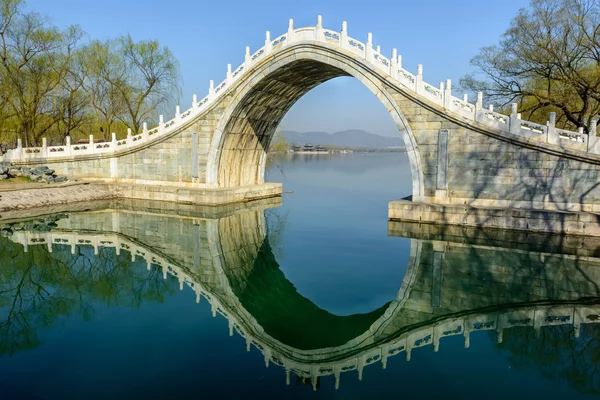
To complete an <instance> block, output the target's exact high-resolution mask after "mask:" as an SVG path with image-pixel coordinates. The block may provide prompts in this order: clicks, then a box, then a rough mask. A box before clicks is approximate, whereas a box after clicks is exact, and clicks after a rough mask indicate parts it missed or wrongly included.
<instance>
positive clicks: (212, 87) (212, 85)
mask: <svg viewBox="0 0 600 400" xmlns="http://www.w3.org/2000/svg"><path fill="white" fill-rule="evenodd" d="M214 97H215V81H213V80H212V79H211V80H210V82H209V84H208V99H209V100H212V99H213V98H214Z"/></svg>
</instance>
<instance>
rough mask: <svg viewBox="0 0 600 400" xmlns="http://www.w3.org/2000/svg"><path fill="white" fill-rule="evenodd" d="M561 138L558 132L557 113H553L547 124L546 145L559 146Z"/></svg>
mask: <svg viewBox="0 0 600 400" xmlns="http://www.w3.org/2000/svg"><path fill="white" fill-rule="evenodd" d="M558 140H559V137H558V133H557V132H556V113H555V112H551V113H550V116H549V117H548V122H546V143H549V144H558V143H559V142H558Z"/></svg>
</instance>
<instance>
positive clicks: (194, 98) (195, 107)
mask: <svg viewBox="0 0 600 400" xmlns="http://www.w3.org/2000/svg"><path fill="white" fill-rule="evenodd" d="M192 110H193V112H194V114H195V113H196V111H198V96H197V95H193V96H192Z"/></svg>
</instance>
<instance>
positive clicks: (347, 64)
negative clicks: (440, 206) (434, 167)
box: [206, 42, 424, 196]
mask: <svg viewBox="0 0 600 400" xmlns="http://www.w3.org/2000/svg"><path fill="white" fill-rule="evenodd" d="M340 76H352V77H354V78H356V79H358V80H359V81H360V82H362V83H363V84H364V85H365V86H366V87H367V88H369V90H370V91H371V92H372V93H373V94H374V95H375V96H377V98H378V99H379V100H380V101H381V103H382V104H383V105H384V106H385V108H386V109H387V111H388V112H389V114H390V116H391V117H392V119H393V120H394V122H395V123H396V126H397V127H398V130H399V132H400V136H401V137H402V139H403V141H404V143H405V146H406V151H407V154H408V158H409V162H410V167H411V173H412V194H413V196H423V191H424V184H423V168H422V164H421V158H420V155H419V151H418V145H417V141H416V138H415V135H414V134H413V132H412V130H411V127H410V125H409V123H408V121H407V119H406V118H405V116H404V114H403V113H402V110H401V109H400V106H399V105H398V103H397V102H396V101H395V100H394V98H393V97H392V96H391V94H390V93H389V92H388V91H387V90H386V76H384V75H383V74H381V73H380V72H379V71H377V70H374V69H373V68H370V67H369V66H368V65H367V64H365V63H364V60H363V61H361V60H359V59H357V58H356V57H355V56H353V55H352V54H351V53H349V52H348V51H345V50H343V49H340V48H339V47H334V46H331V45H329V44H327V43H318V44H317V43H306V42H304V43H299V44H297V45H290V46H288V47H287V48H286V49H285V50H282V51H279V52H277V53H276V54H274V55H273V56H270V57H265V59H264V60H263V61H262V62H261V63H260V64H258V65H257V66H256V67H255V68H253V70H252V71H249V73H248V74H247V75H246V77H245V79H244V82H240V84H239V85H238V86H237V89H236V92H235V93H234V94H233V99H232V100H233V101H231V102H230V104H229V105H228V106H227V107H226V109H225V110H224V112H223V114H222V116H221V118H220V120H219V122H218V124H217V127H216V128H215V131H214V135H213V138H212V141H211V145H210V149H209V154H208V162H207V170H206V184H207V186H208V187H215V188H229V187H237V186H249V185H256V184H262V183H264V172H265V161H266V156H267V151H268V148H269V145H270V142H271V139H272V137H273V134H274V133H275V130H276V128H277V126H278V125H279V123H280V121H281V120H282V119H283V117H284V116H285V114H286V113H287V111H288V110H289V109H290V108H291V107H292V106H293V105H294V104H295V102H296V101H297V100H299V99H300V98H301V97H302V96H303V95H304V94H306V93H308V92H309V91H310V90H311V89H313V88H314V87H316V86H318V85H320V84H321V83H324V82H326V81H328V80H330V79H333V78H336V77H340Z"/></svg>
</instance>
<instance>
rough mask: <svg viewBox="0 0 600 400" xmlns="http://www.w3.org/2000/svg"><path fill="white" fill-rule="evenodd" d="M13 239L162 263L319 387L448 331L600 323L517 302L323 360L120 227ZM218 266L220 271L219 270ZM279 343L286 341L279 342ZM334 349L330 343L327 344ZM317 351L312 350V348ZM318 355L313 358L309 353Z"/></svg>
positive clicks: (234, 328)
mask: <svg viewBox="0 0 600 400" xmlns="http://www.w3.org/2000/svg"><path fill="white" fill-rule="evenodd" d="M10 239H11V240H12V241H13V242H15V243H20V244H21V245H23V246H24V250H25V251H26V252H27V251H28V248H29V247H30V246H36V245H37V246H46V247H47V249H48V251H49V252H52V251H53V246H69V247H70V248H71V252H72V253H73V254H75V250H76V247H77V246H90V247H92V248H93V249H94V254H98V253H99V249H100V248H114V249H115V251H116V254H117V255H119V254H120V252H121V251H126V252H129V253H130V254H131V259H132V262H133V261H134V260H135V259H136V258H137V257H140V258H142V259H144V260H145V261H146V264H147V267H148V269H150V268H151V266H152V265H156V266H158V267H160V268H161V269H162V272H163V278H164V279H167V275H172V276H174V277H175V278H177V280H178V281H179V286H180V289H181V290H183V288H184V284H186V285H187V286H189V287H190V288H191V289H192V290H194V292H195V293H196V302H199V301H200V298H201V296H202V297H204V298H205V299H206V300H207V301H208V303H209V304H210V306H211V312H212V315H213V317H215V316H216V315H217V314H220V315H222V316H223V317H225V318H226V319H227V321H228V327H229V335H230V336H232V335H233V333H234V332H237V333H238V334H239V335H240V336H242V337H243V338H244V339H245V340H246V348H247V350H248V351H250V348H251V346H254V347H256V348H257V349H258V350H260V351H261V352H262V353H263V355H264V360H265V365H266V366H267V367H268V366H269V364H270V363H273V364H275V365H278V366H280V367H282V368H284V369H285V371H286V381H287V383H288V384H289V382H290V373H291V372H293V373H294V374H295V375H297V376H299V377H303V378H310V379H311V383H312V384H313V388H315V389H316V384H317V378H318V377H322V376H329V375H333V376H334V377H335V387H336V389H337V388H338V387H339V384H340V375H341V373H342V372H349V371H357V373H358V377H359V379H362V376H363V369H364V368H365V367H366V366H368V365H371V364H375V363H377V362H381V363H382V366H383V368H386V365H387V360H388V358H389V357H393V356H396V355H399V354H401V353H404V354H405V357H406V359H407V360H410V359H411V352H412V351H413V350H414V349H417V348H420V347H424V346H428V345H433V350H434V351H435V352H437V351H438V350H439V346H440V340H441V339H442V338H447V337H450V336H456V335H462V336H463V337H464V346H465V348H468V347H469V346H470V335H471V333H472V332H480V331H495V332H496V335H497V336H496V337H497V341H498V343H501V342H502V338H503V331H504V330H505V329H510V328H514V327H521V326H522V327H532V328H533V329H534V330H535V331H536V336H539V332H540V330H541V328H542V327H546V326H556V325H572V326H573V333H574V336H575V337H576V338H577V337H579V334H580V328H581V325H582V324H590V323H600V306H598V305H590V306H573V305H561V306H551V305H542V306H526V307H517V306H515V307H514V308H512V309H509V310H503V311H497V312H487V313H480V314H471V315H467V316H464V317H458V318H455V317H451V318H448V319H445V320H441V321H436V322H435V323H434V324H432V325H429V326H424V327H418V328H416V329H413V330H409V331H407V332H405V333H403V334H402V335H400V336H399V337H398V338H396V339H394V340H392V341H391V342H388V343H386V344H384V345H382V346H377V347H375V348H372V349H368V350H365V351H362V352H361V353H359V354H357V355H353V356H351V357H348V358H343V357H342V358H341V359H339V360H337V361H331V362H329V361H319V360H320V359H323V354H319V353H318V352H319V351H318V350H316V353H315V351H309V353H311V354H309V355H307V354H303V356H304V358H307V360H305V361H299V360H297V359H292V358H291V357H290V356H288V355H286V354H284V353H282V352H281V351H278V350H277V349H276V348H275V347H274V346H273V345H272V344H271V342H273V341H274V339H273V338H271V337H270V336H269V335H268V334H266V333H264V332H263V333H262V335H260V336H259V335H257V334H256V333H254V334H252V333H251V330H252V331H254V332H262V328H259V329H256V327H252V328H249V327H248V326H247V324H249V323H250V324H252V321H247V320H245V319H244V318H240V317H238V316H236V315H235V314H236V313H235V312H229V311H228V310H227V307H226V306H224V304H223V303H222V301H221V300H220V299H219V298H218V297H217V296H215V295H213V294H212V293H211V292H210V289H208V288H206V287H205V286H204V285H203V284H202V283H200V282H196V281H195V280H194V279H193V278H192V277H191V276H190V275H189V273H187V272H186V270H185V269H184V268H181V267H180V266H177V265H175V264H173V263H172V262H170V261H169V260H167V259H166V258H164V257H162V256H160V255H158V254H156V253H155V252H153V251H152V250H151V249H149V248H147V247H145V246H143V245H140V244H136V243H134V242H133V241H131V240H128V239H127V238H125V237H123V236H121V235H119V234H116V233H99V234H94V233H81V232H75V231H52V232H32V231H15V232H13V233H12V235H11V236H10ZM215 272H217V273H218V272H219V271H215ZM281 345H282V346H281V347H286V346H285V345H284V344H281ZM326 350H331V349H326ZM286 351H287V352H291V353H294V354H297V355H300V354H301V353H303V352H302V351H294V349H292V348H288V349H286ZM313 353H314V354H313ZM311 357H312V358H314V360H309V359H308V358H311Z"/></svg>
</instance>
